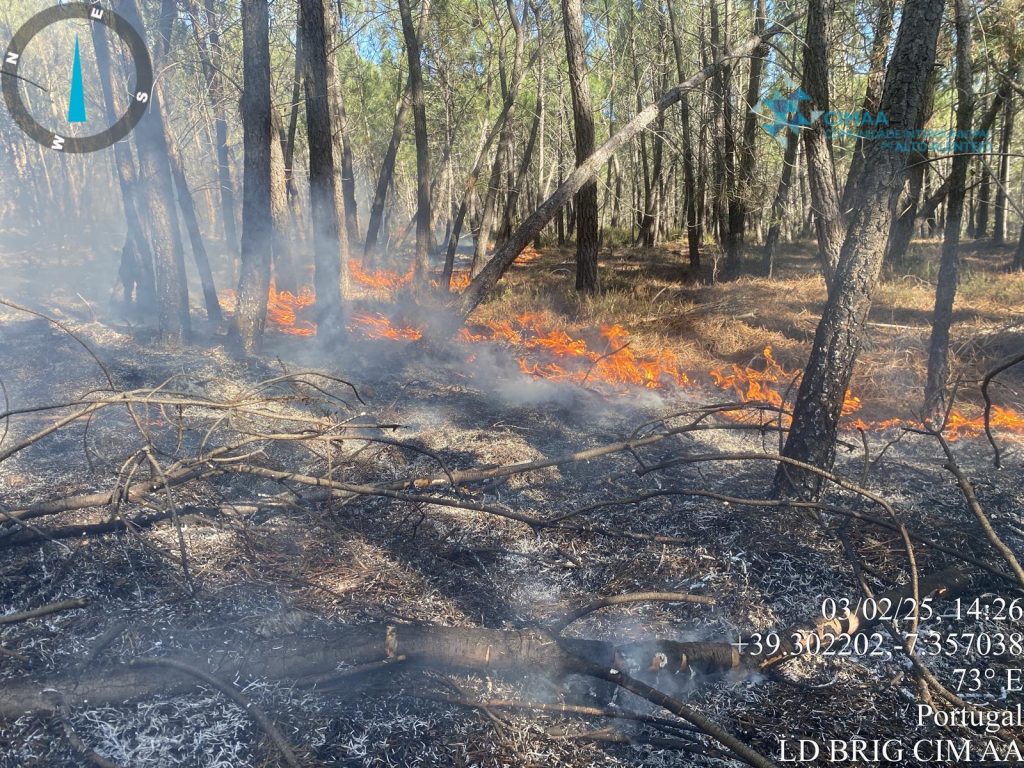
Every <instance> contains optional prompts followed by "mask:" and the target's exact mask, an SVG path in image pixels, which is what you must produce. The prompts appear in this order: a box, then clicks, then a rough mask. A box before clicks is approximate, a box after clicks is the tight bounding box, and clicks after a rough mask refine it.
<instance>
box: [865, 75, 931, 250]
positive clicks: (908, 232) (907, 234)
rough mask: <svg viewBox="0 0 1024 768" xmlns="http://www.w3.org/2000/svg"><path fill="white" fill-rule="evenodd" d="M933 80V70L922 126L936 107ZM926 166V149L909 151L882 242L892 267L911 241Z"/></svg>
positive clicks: (921, 115)
mask: <svg viewBox="0 0 1024 768" xmlns="http://www.w3.org/2000/svg"><path fill="white" fill-rule="evenodd" d="M936 84H937V76H936V73H935V72H932V75H931V77H929V78H928V85H927V86H926V87H925V95H924V102H923V104H922V106H921V112H920V114H919V115H918V118H917V127H918V128H924V127H925V125H927V123H928V121H929V120H930V119H931V116H932V110H933V109H934V107H935V89H936ZM927 170H928V150H927V149H925V150H923V151H919V150H915V151H914V152H912V153H911V154H910V162H909V168H908V169H907V174H906V177H907V185H906V191H905V193H904V194H902V195H901V196H900V198H899V202H898V204H897V208H896V212H897V216H896V220H895V221H894V222H893V225H892V228H891V229H890V230H889V239H888V241H887V243H886V246H885V256H884V257H883V259H882V261H883V263H884V264H888V265H889V266H891V267H899V266H902V265H903V264H905V263H906V258H907V254H908V253H909V251H910V241H911V240H912V239H913V238H914V229H915V225H916V223H917V219H918V217H919V213H920V211H919V206H920V202H921V193H922V191H923V189H924V179H925V173H926V172H927ZM858 173H860V171H858ZM850 188H851V186H850V184H849V183H848V184H847V189H850ZM948 188H949V185H948V183H947V184H946V185H945V187H944V189H943V192H942V195H943V199H944V197H945V194H946V192H945V190H947V189H948ZM937 204H938V203H936V205H937Z"/></svg>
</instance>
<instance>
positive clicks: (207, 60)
mask: <svg viewBox="0 0 1024 768" xmlns="http://www.w3.org/2000/svg"><path fill="white" fill-rule="evenodd" d="M203 5H204V8H203V11H204V14H205V27H206V34H205V36H204V35H203V34H202V32H201V29H202V27H203V26H204V24H203V23H202V20H201V19H200V15H199V6H198V4H197V3H196V0H188V4H187V8H188V15H189V17H190V19H191V22H192V23H191V25H190V26H191V27H192V32H193V34H194V36H195V39H196V47H197V49H198V51H199V61H200V65H201V67H202V70H203V77H204V79H205V80H206V92H207V94H208V99H209V104H210V109H211V111H212V112H213V131H214V152H215V153H216V155H217V181H218V187H217V191H218V193H219V196H220V214H221V231H222V233H223V235H224V241H225V244H226V245H227V247H228V252H229V253H232V254H237V253H238V226H237V224H236V222H235V190H234V186H233V184H232V181H231V165H230V161H229V159H228V123H227V115H226V113H225V110H224V84H223V76H222V75H221V67H222V66H223V58H224V57H223V53H222V51H221V45H220V22H219V21H218V19H217V12H216V10H215V9H214V4H213V0H204V4H203Z"/></svg>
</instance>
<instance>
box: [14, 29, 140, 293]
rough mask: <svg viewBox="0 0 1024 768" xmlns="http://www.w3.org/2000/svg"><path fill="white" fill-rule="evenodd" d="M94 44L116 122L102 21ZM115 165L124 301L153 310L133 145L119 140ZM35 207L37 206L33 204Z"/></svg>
mask: <svg viewBox="0 0 1024 768" xmlns="http://www.w3.org/2000/svg"><path fill="white" fill-rule="evenodd" d="M90 28H91V30H92V41H93V47H94V48H95V51H96V66H97V68H98V70H99V75H100V86H101V88H102V90H103V104H104V109H105V110H106V113H107V119H108V120H109V121H110V124H111V125H113V124H114V123H115V122H116V121H117V120H118V116H119V115H120V114H121V113H122V110H123V107H124V105H123V104H115V102H114V91H113V87H112V85H111V83H112V82H113V80H112V78H111V62H110V47H109V45H108V44H107V36H106V34H105V33H104V32H103V30H101V29H100V25H99V24H91V25H90ZM114 165H115V167H116V170H117V181H118V185H119V187H120V189H121V203H122V206H123V208H124V216H125V225H126V229H127V234H126V236H125V243H124V248H123V249H122V252H121V266H120V268H119V270H118V275H119V278H120V280H121V283H122V285H123V287H124V299H125V305H126V306H127V305H129V304H130V303H131V301H132V296H133V292H134V298H135V302H136V304H137V305H138V306H139V308H140V309H142V310H143V311H144V312H150V311H152V310H153V308H154V304H155V301H156V295H155V287H154V284H153V254H152V252H151V251H150V249H149V243H148V242H147V241H146V236H145V233H144V232H143V227H142V221H141V220H140V206H141V201H140V200H139V195H138V188H137V187H138V177H137V175H136V172H135V162H134V161H133V160H132V152H131V145H130V144H128V142H125V141H119V142H117V143H116V144H115V145H114ZM33 208H34V209H35V210H38V209H37V208H35V207H33Z"/></svg>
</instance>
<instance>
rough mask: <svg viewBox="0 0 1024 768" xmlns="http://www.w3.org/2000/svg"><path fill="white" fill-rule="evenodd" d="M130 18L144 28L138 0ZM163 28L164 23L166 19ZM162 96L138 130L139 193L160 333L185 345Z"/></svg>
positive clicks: (181, 264) (166, 3) (184, 296)
mask: <svg viewBox="0 0 1024 768" xmlns="http://www.w3.org/2000/svg"><path fill="white" fill-rule="evenodd" d="M174 12H175V7H174V3H173V0H163V3H162V6H161V19H163V18H166V17H167V16H170V17H171V18H173V14H174ZM122 13H123V14H124V16H125V20H126V21H127V22H128V23H129V24H132V25H133V26H136V27H137V28H138V29H142V28H143V27H142V22H141V19H140V17H139V10H138V6H137V5H136V0H124V2H123V6H122ZM160 26H161V28H162V27H163V22H161V25H160ZM166 52H167V49H166V46H165V45H164V44H163V43H161V42H159V41H158V43H157V46H156V50H155V52H154V56H153V59H154V69H155V70H156V71H159V69H160V66H161V65H162V64H163V63H164V60H165V58H166ZM158 101H159V99H157V98H156V96H155V95H154V97H153V100H152V101H151V103H150V108H149V111H148V112H147V113H146V114H145V116H143V118H142V120H140V121H139V124H138V125H137V126H136V128H135V131H134V136H135V145H136V148H137V149H138V154H139V196H140V199H141V202H142V219H143V221H144V222H146V225H145V226H146V229H147V230H148V234H149V247H150V252H151V253H152V254H153V276H154V284H155V290H156V299H157V318H158V325H159V330H160V336H161V337H162V338H163V339H164V340H165V341H170V342H175V343H181V342H183V341H184V340H185V339H186V338H187V336H188V334H189V330H190V329H189V307H188V284H187V283H186V280H185V257H184V252H183V251H184V249H183V246H182V240H181V230H180V229H179V227H178V212H177V210H176V208H175V205H174V185H173V182H172V180H171V170H170V164H169V163H168V153H167V143H166V141H165V140H164V131H163V123H162V121H161V117H160V112H159V109H160V105H159V104H158V103H157V102H158Z"/></svg>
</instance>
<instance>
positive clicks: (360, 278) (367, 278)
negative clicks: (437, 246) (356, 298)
mask: <svg viewBox="0 0 1024 768" xmlns="http://www.w3.org/2000/svg"><path fill="white" fill-rule="evenodd" d="M349 264H350V266H351V271H352V279H353V280H355V281H356V282H357V283H359V285H362V286H364V287H366V288H370V289H371V290H373V291H377V292H379V293H384V294H393V293H395V291H397V290H399V289H400V288H404V287H405V286H407V285H409V284H410V283H411V282H412V279H413V276H414V274H415V268H414V267H409V269H408V270H406V271H405V272H403V273H400V272H397V271H395V270H391V269H372V270H371V269H367V268H366V267H364V266H363V263H362V262H361V261H359V260H358V259H352V260H351V261H350V262H349Z"/></svg>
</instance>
